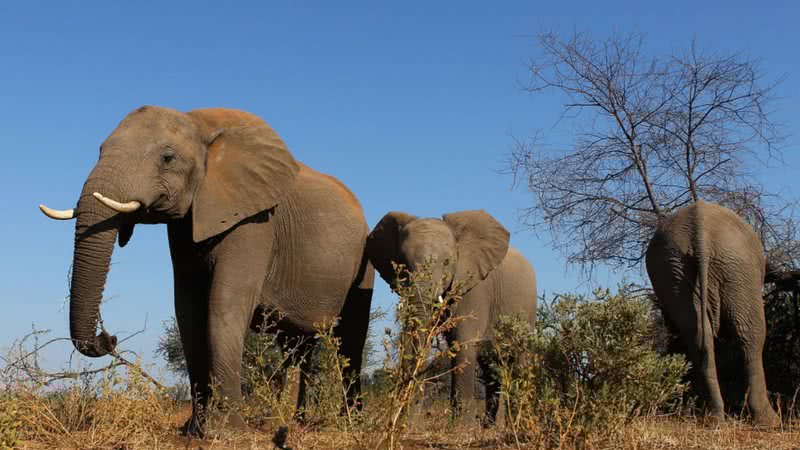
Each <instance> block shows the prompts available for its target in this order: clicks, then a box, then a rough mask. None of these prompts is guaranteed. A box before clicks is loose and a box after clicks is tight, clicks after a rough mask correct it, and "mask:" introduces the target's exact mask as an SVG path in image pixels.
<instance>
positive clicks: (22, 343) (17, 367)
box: [0, 328, 165, 389]
mask: <svg viewBox="0 0 800 450" xmlns="http://www.w3.org/2000/svg"><path fill="white" fill-rule="evenodd" d="M144 330H145V328H142V329H141V330H139V331H137V332H135V333H133V334H131V335H130V336H128V337H126V338H125V339H123V340H122V341H120V343H122V342H125V341H126V340H128V339H130V338H132V337H134V336H136V335H138V334H141V333H143V332H144ZM50 332H51V330H36V329H34V330H32V331H31V332H30V333H28V334H27V335H25V336H24V337H22V338H21V339H19V340H18V341H17V342H15V343H14V344H13V345H12V353H13V352H17V353H18V354H17V355H13V356H12V353H9V354H8V355H7V356H2V357H0V360H2V362H3V365H4V366H5V367H4V368H3V369H2V372H3V375H5V376H8V375H9V374H11V373H12V372H16V373H17V374H19V375H21V376H23V377H24V378H25V379H27V380H29V381H31V382H33V383H36V384H39V385H42V386H47V385H50V384H52V383H55V382H57V381H61V380H71V379H72V380H74V379H80V378H84V377H87V376H91V375H96V374H100V373H104V372H106V371H109V370H112V369H114V368H116V367H120V366H127V367H129V368H131V369H133V370H135V371H137V372H138V373H139V374H140V375H141V376H142V377H144V378H145V379H146V380H148V381H149V382H151V383H152V384H153V385H154V386H156V387H157V388H159V389H165V386H164V385H163V384H161V383H160V382H158V380H156V379H155V378H153V377H152V376H151V375H150V374H149V373H147V371H145V370H144V369H143V368H142V367H141V365H139V364H137V363H134V362H131V361H130V360H128V359H127V358H125V357H124V356H123V354H128V353H130V354H133V355H135V353H134V352H132V351H128V350H122V351H120V350H114V351H113V352H111V353H110V355H111V356H112V358H113V359H112V360H111V361H110V362H109V363H108V364H107V365H105V366H102V367H99V368H85V369H80V370H62V371H59V372H49V371H47V370H44V369H42V368H41V367H40V355H41V352H42V351H43V350H44V349H45V348H47V347H48V346H50V345H52V344H54V343H56V342H64V341H67V342H71V341H72V340H71V339H70V338H54V339H49V340H47V341H45V342H44V343H39V339H40V337H42V336H45V335H47V334H49V333H50ZM31 341H32V343H31ZM29 345H32V349H31V350H27V348H28V346H29ZM73 352H75V350H73ZM10 378H11V379H15V377H10Z"/></svg>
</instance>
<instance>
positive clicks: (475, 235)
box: [367, 210, 509, 295]
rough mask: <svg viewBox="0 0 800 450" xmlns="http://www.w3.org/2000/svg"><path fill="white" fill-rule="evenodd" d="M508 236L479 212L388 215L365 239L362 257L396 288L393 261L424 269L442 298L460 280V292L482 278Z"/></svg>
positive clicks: (500, 256)
mask: <svg viewBox="0 0 800 450" xmlns="http://www.w3.org/2000/svg"><path fill="white" fill-rule="evenodd" d="M508 239H509V233H508V230H506V229H505V228H504V227H503V226H502V225H501V224H500V223H499V222H498V221H497V220H495V219H494V218H493V217H492V216H490V215H489V214H488V213H486V211H484V210H476V211H461V212H457V213H452V214H445V215H443V216H442V219H433V218H430V219H420V218H417V217H415V216H412V215H409V214H406V213H403V212H396V211H392V212H389V213H387V214H386V215H385V216H383V218H382V219H381V221H380V222H379V223H378V225H376V226H375V228H374V229H373V230H372V232H371V233H370V235H369V237H368V238H367V255H368V256H369V259H370V261H372V264H373V266H375V268H376V269H377V270H378V273H379V274H380V275H381V278H383V279H384V280H385V281H386V282H387V283H389V285H390V286H392V287H393V288H394V287H395V282H396V280H395V271H394V268H393V266H392V262H394V263H395V264H402V265H404V266H405V267H406V270H408V271H412V272H413V271H416V270H419V269H420V268H421V267H422V266H423V265H428V270H430V272H431V275H432V277H431V280H432V282H434V283H441V284H440V285H438V286H434V287H433V288H434V290H435V291H437V292H438V294H439V295H442V294H443V293H444V291H445V290H447V289H448V288H449V287H450V286H452V284H453V282H454V281H455V282H459V283H461V285H462V289H464V290H465V291H467V290H469V289H471V288H472V287H473V286H475V284H477V283H478V282H479V281H481V280H483V279H485V278H486V277H487V276H488V275H489V273H490V272H491V271H492V270H493V269H494V268H495V267H497V266H498V265H499V264H500V263H501V262H502V261H503V259H504V258H505V256H506V253H507V252H508Z"/></svg>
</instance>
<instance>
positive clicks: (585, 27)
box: [0, 1, 800, 364]
mask: <svg viewBox="0 0 800 450" xmlns="http://www.w3.org/2000/svg"><path fill="white" fill-rule="evenodd" d="M232 3H233V2H225V3H221V2H213V3H212V2H196V1H193V2H56V1H53V2H35V1H30V2H3V3H2V4H1V5H0V142H1V143H2V144H1V145H2V155H3V163H2V164H0V196H2V209H0V210H2V211H3V213H4V216H5V217H4V219H3V220H2V221H0V231H1V232H0V242H2V247H0V248H2V252H3V254H2V255H3V257H2V258H0V280H2V281H1V282H0V301H1V302H2V305H4V307H3V309H2V312H0V347H5V346H7V345H8V344H9V343H10V342H11V341H12V339H14V338H16V337H20V336H21V335H23V334H24V333H25V332H26V331H27V330H29V329H30V327H31V324H32V323H35V324H36V326H37V327H38V328H50V329H53V331H54V333H53V334H54V335H58V336H66V335H68V324H67V315H68V309H67V308H66V305H65V303H64V297H65V294H66V293H67V271H68V268H69V265H70V262H71V257H72V238H73V224H72V223H71V222H54V221H51V220H47V219H45V218H44V217H43V216H42V215H41V214H40V213H39V211H38V209H37V208H36V205H37V204H38V203H40V202H43V203H46V204H48V205H50V206H51V207H55V208H69V207H72V206H73V205H74V204H75V202H76V199H77V195H78V193H79V192H80V188H81V186H82V183H83V180H84V178H85V176H86V175H87V174H88V172H89V171H90V169H91V167H92V165H93V164H94V163H95V161H96V159H97V148H98V146H99V144H100V143H101V142H102V141H103V139H104V138H105V137H106V136H107V135H108V133H109V132H110V131H111V130H112V129H113V128H114V127H115V126H116V125H117V123H118V122H119V120H120V119H122V117H124V116H125V115H126V114H127V113H128V112H129V111H130V110H132V109H134V108H136V107H138V106H140V105H144V104H156V105H163V106H169V107H173V108H177V109H181V110H190V109H193V108H198V107H208V106H224V107H232V108H241V109H245V110H248V111H251V112H254V113H256V114H259V115H261V116H262V117H264V118H265V119H266V120H267V121H268V122H269V123H270V124H271V125H272V126H273V127H274V128H275V129H276V130H277V131H278V132H279V133H280V134H281V135H282V136H283V138H284V139H285V141H286V142H287V143H288V145H289V147H290V148H291V149H292V151H293V153H294V155H295V156H296V157H297V158H298V159H299V160H301V161H303V162H305V163H306V164H308V165H310V166H312V167H314V168H316V169H318V170H321V171H324V172H327V173H330V174H333V175H335V176H336V177H338V178H339V179H341V180H342V181H343V182H344V183H345V184H347V185H348V186H349V187H350V188H351V189H352V190H353V191H354V192H355V193H356V195H357V196H358V197H359V199H360V201H361V203H362V205H363V206H364V210H365V213H366V217H367V221H368V222H369V224H370V226H372V225H374V224H375V223H376V222H377V221H378V220H379V219H380V217H381V216H382V215H383V214H384V213H385V212H386V211H388V210H392V209H394V210H404V211H407V212H411V213H414V214H417V215H422V216H438V215H440V214H441V213H444V212H452V211H459V210H463V209H475V208H484V209H486V210H487V211H489V212H490V213H491V214H493V215H494V216H495V217H497V218H498V219H499V220H501V221H502V222H503V223H504V224H505V225H506V226H507V228H509V229H510V230H511V231H512V244H513V245H515V246H517V247H518V248H520V249H521V250H522V251H523V253H524V254H525V255H527V256H528V257H529V258H530V259H531V261H532V262H533V264H534V266H535V267H536V268H537V271H538V274H539V285H540V290H542V291H547V292H559V291H560V292H563V291H567V290H574V289H576V287H577V286H578V285H579V284H580V283H581V280H580V279H579V278H577V277H576V276H575V274H574V273H571V272H569V271H565V266H564V261H563V259H562V258H560V257H559V255H558V254H556V253H554V252H553V251H551V250H550V249H548V247H547V236H546V235H541V236H539V237H537V236H535V235H533V234H532V233H530V232H525V231H523V230H522V228H521V227H520V225H519V222H518V211H519V210H520V209H521V208H524V207H526V206H528V205H529V198H528V196H527V195H526V194H525V192H522V191H519V190H517V191H512V190H511V179H510V178H509V177H508V176H504V175H500V174H498V173H497V170H498V169H501V168H502V167H503V160H504V158H505V155H506V154H507V153H508V152H509V150H510V148H511V144H512V139H511V137H510V135H511V134H512V133H513V134H515V135H521V136H525V135H527V134H529V132H531V131H532V130H535V129H540V128H548V127H551V126H552V125H553V124H554V122H555V120H556V118H557V117H558V114H559V112H560V104H561V99H559V98H557V97H555V96H541V97H529V96H528V95H527V94H524V93H523V92H521V91H520V90H519V87H518V81H519V80H523V79H525V68H524V61H525V60H526V59H527V58H528V57H529V56H530V55H533V54H534V52H535V47H534V45H533V44H534V43H533V40H532V39H531V38H530V37H529V36H530V35H532V34H534V33H537V32H538V31H540V30H542V29H558V30H563V31H567V32H568V31H571V30H572V29H573V28H574V29H577V30H581V31H587V32H589V33H591V34H593V35H594V36H597V37H604V36H606V35H608V34H609V33H611V32H613V31H622V32H625V31H630V30H639V31H643V32H645V33H646V34H647V36H648V42H649V47H650V49H651V50H653V51H654V52H662V53H663V52H669V51H670V50H671V49H674V48H677V47H680V46H683V45H685V44H686V43H687V42H688V41H689V39H690V38H691V37H692V36H693V35H694V36H696V37H697V40H698V42H699V43H700V45H701V46H704V47H708V48H711V49H715V50H719V51H733V50H743V51H746V52H749V53H750V54H751V55H752V56H755V57H760V58H762V59H763V68H764V69H765V71H766V72H767V73H768V74H769V75H771V76H774V77H777V76H779V75H782V74H786V75H787V77H786V80H785V82H784V84H783V86H782V87H781V89H780V91H779V94H780V95H781V96H783V97H784V98H783V100H782V101H781V102H779V103H777V104H776V106H777V108H778V111H777V113H776V114H777V115H776V118H778V119H779V120H781V121H783V122H785V123H786V125H787V131H788V132H789V133H792V134H797V132H798V131H800V128H798V127H800V125H798V120H797V118H798V116H800V107H799V106H798V105H799V104H798V95H797V91H798V86H800V67H799V64H798V48H800V31H798V30H799V29H800V27H798V24H797V19H798V17H800V7H798V3H797V2H790V1H785V2H767V1H762V2H757V3H754V2H734V1H725V2H697V1H670V2H642V1H636V2H613V1H603V2H600V1H570V2H534V1H527V2H493V3H489V2H410V1H406V2H388V1H385V2H377V1H375V2H321V1H318V2H311V1H306V2H289V1H283V2H240V3H236V4H232ZM434 5H435V6H434ZM490 5H491V6H490ZM559 133H561V135H562V136H565V135H568V130H561V131H560V132H559V131H558V130H556V134H555V135H558V134H559ZM565 133H566V134H565ZM797 142H798V141H797V139H796V138H795V137H792V138H790V140H789V142H788V145H787V149H786V159H787V162H788V163H789V167H788V168H773V169H770V170H769V171H767V172H765V173H768V182H769V184H770V187H773V188H776V189H788V190H791V186H792V184H793V183H795V178H794V177H793V175H794V174H795V173H796V171H797V169H798V167H799V166H800V158H798V156H797V155H796V149H797ZM608 277H609V278H610V279H614V278H615V274H611V275H609V276H608ZM600 281H603V280H600ZM584 288H585V286H584ZM106 294H107V296H112V297H114V299H113V300H112V301H111V302H110V303H109V304H107V305H105V306H104V307H103V316H104V319H105V322H106V324H107V326H108V327H109V328H110V329H111V330H114V331H116V332H118V333H119V335H120V336H121V337H124V336H125V335H126V333H130V332H132V331H135V330H138V329H139V328H141V327H142V325H143V324H144V321H145V317H146V316H147V318H148V328H147V331H146V332H145V333H144V334H143V335H140V336H137V337H135V338H134V339H133V340H131V341H129V342H128V343H126V344H125V346H126V347H127V348H129V349H133V350H138V351H139V352H141V354H142V356H143V357H144V358H145V360H146V361H152V360H153V358H152V353H153V349H154V346H155V342H156V340H157V337H158V335H159V334H160V333H161V329H162V327H161V322H162V321H163V320H166V319H167V318H168V317H169V316H171V315H172V313H173V305H172V287H171V265H170V261H169V256H168V248H167V242H166V231H165V226H163V225H158V226H138V227H137V229H136V233H135V235H134V237H133V239H132V241H131V244H130V245H128V246H127V247H126V248H124V249H121V250H120V249H117V251H116V252H115V255H114V266H113V268H112V271H111V275H110V279H109V284H108V286H107V290H106ZM374 303H375V304H377V305H382V306H388V305H392V304H393V303H394V297H393V296H392V295H391V294H390V292H389V290H388V289H387V288H386V286H385V284H384V283H383V282H382V281H379V282H378V283H377V286H376V290H375V296H374ZM68 348H69V347H63V348H61V349H60V350H58V351H53V352H50V353H49V354H48V356H49V358H50V363H51V364H57V363H59V362H61V361H63V360H64V359H65V358H66V356H67V353H66V350H67V349H68Z"/></svg>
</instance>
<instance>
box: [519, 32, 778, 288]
mask: <svg viewBox="0 0 800 450" xmlns="http://www.w3.org/2000/svg"><path fill="white" fill-rule="evenodd" d="M538 43H539V46H540V49H541V54H540V57H538V58H536V59H533V60H532V61H531V62H530V64H529V66H528V68H529V74H530V79H529V82H528V83H527V84H526V85H525V87H524V88H525V89H526V90H527V91H528V92H530V93H534V94H536V93H541V92H544V91H555V92H557V93H559V94H561V95H563V97H564V98H565V99H566V101H565V103H564V106H563V111H562V116H561V119H560V120H561V121H565V120H571V121H572V132H573V138H572V142H571V143H570V144H569V145H566V146H564V147H558V146H551V145H545V144H542V143H541V142H540V141H541V137H542V136H541V135H539V136H537V138H536V139H532V140H528V141H517V144H516V146H515V148H514V150H513V151H512V155H511V156H512V157H511V159H510V164H509V168H510V170H511V171H512V173H513V174H514V176H515V180H521V181H522V182H524V183H525V184H526V186H527V188H528V190H529V191H530V192H531V194H533V200H534V201H533V205H532V207H531V208H529V209H527V210H526V215H525V219H524V221H525V224H526V225H528V226H531V227H534V228H536V229H542V228H544V229H547V230H549V231H550V232H551V234H552V236H553V243H554V245H555V247H556V248H557V249H558V250H560V251H561V252H562V253H563V254H564V255H565V256H566V258H567V261H568V263H570V264H576V265H578V266H580V267H582V268H583V269H585V270H588V271H589V272H591V270H592V269H593V268H594V267H595V266H596V265H597V264H608V265H610V266H611V267H612V268H616V269H620V268H624V269H631V268H635V267H640V263H641V261H642V259H643V257H644V250H645V248H646V245H647V242H648V240H649V238H650V236H651V235H652V232H653V228H654V226H655V225H656V223H657V220H658V218H659V217H661V216H664V215H667V214H669V213H670V212H671V211H673V210H675V209H677V208H679V207H681V206H684V205H686V204H688V203H690V202H693V201H697V200H698V199H705V200H708V201H713V202H717V203H720V204H723V205H725V206H728V207H731V208H732V209H734V210H736V211H737V212H739V213H740V214H742V215H743V216H745V217H746V218H748V219H753V218H758V219H760V220H761V221H762V222H760V223H759V222H756V223H754V225H756V227H757V229H759V230H764V232H765V233H766V234H769V232H770V230H771V229H776V227H774V226H772V224H771V223H770V221H771V220H773V219H772V215H771V214H770V213H768V211H767V210H768V209H770V208H772V205H773V204H774V202H771V201H770V197H768V196H766V195H765V193H764V189H763V188H762V186H761V185H760V184H759V183H758V181H757V179H756V176H755V173H754V171H753V170H752V168H753V167H754V164H756V163H757V162H758V161H763V160H764V159H766V158H770V157H780V154H779V152H778V151H777V149H778V144H780V142H781V134H780V132H779V131H780V130H779V128H778V127H777V126H776V124H775V123H774V122H773V121H772V120H771V115H770V111H769V107H770V104H771V102H772V101H773V95H772V94H773V91H774V88H775V86H776V83H775V82H767V81H765V80H764V76H763V74H762V72H761V70H760V68H759V64H758V62H757V61H755V60H753V59H750V58H748V57H747V56H746V55H743V54H739V53H734V54H730V55H721V56H720V55H715V54H712V53H709V52H704V51H700V50H698V48H697V46H696V45H695V43H694V42H692V43H691V45H690V46H689V48H688V49H687V50H685V51H681V52H676V53H673V54H670V55H667V56H652V55H650V54H648V53H647V52H646V51H645V47H644V43H645V39H644V36H643V35H642V34H639V33H633V34H629V35H624V36H623V35H614V36H612V37H610V38H608V39H606V40H604V41H594V40H592V39H590V38H589V37H588V36H587V35H585V34H579V33H576V34H573V35H571V36H569V37H567V38H562V37H561V36H559V35H557V34H555V33H545V34H542V35H540V36H538ZM763 235H765V234H763V233H762V236H763ZM776 239H777V238H776Z"/></svg>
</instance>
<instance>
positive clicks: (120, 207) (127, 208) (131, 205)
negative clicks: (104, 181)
mask: <svg viewBox="0 0 800 450" xmlns="http://www.w3.org/2000/svg"><path fill="white" fill-rule="evenodd" d="M94 198H96V199H98V200H100V201H101V202H102V203H103V204H104V205H106V206H108V207H109V208H111V209H113V210H114V211H119V212H121V213H132V212H134V211H136V210H137V209H139V207H141V206H142V204H141V203H139V202H137V201H136V200H131V201H129V202H128V203H120V202H118V201H116V200H111V199H110V198H108V197H103V194H101V193H99V192H95V193H94Z"/></svg>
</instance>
